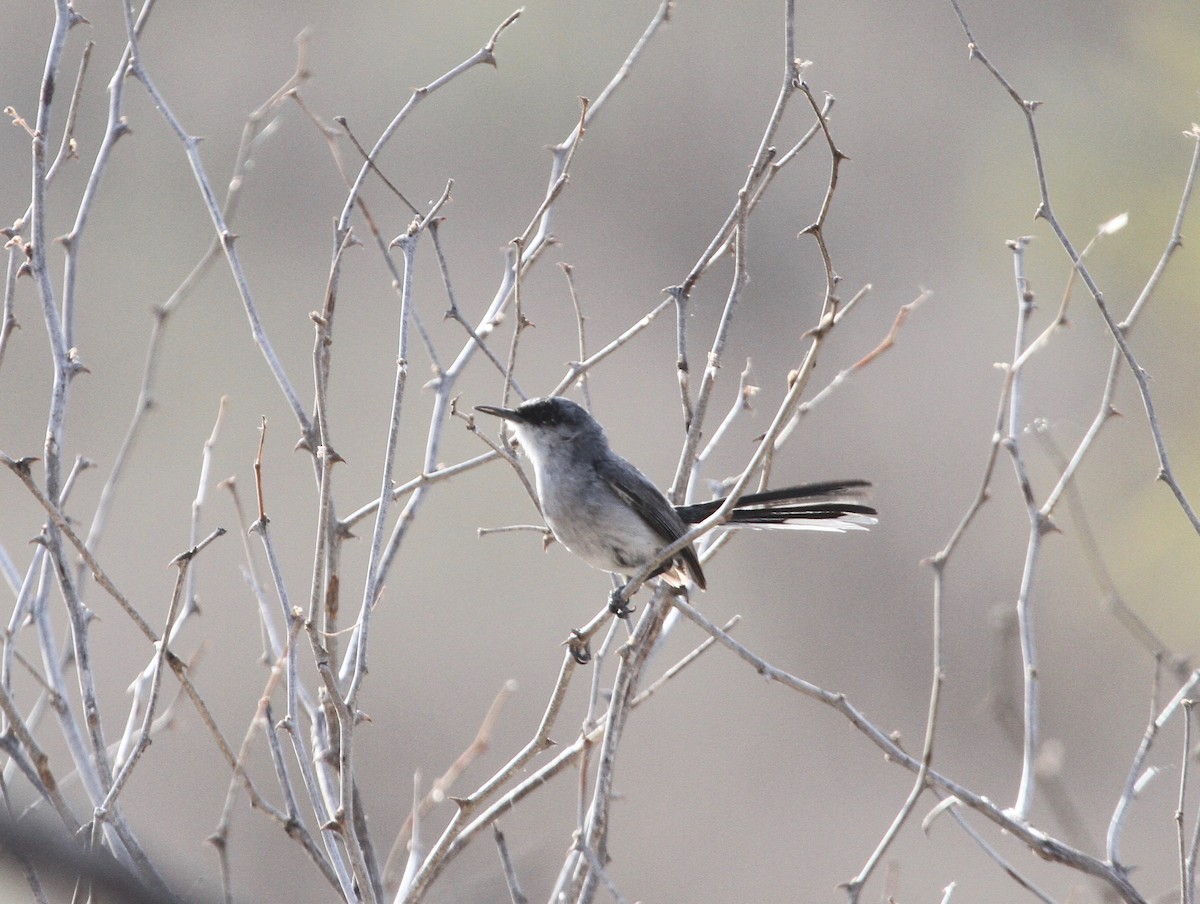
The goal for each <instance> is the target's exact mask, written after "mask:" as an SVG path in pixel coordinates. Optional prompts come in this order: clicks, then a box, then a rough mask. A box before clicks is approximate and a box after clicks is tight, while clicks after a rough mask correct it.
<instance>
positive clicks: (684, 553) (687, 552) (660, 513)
mask: <svg viewBox="0 0 1200 904" xmlns="http://www.w3.org/2000/svg"><path fill="white" fill-rule="evenodd" d="M596 473H597V474H599V475H600V476H601V477H602V478H603V479H604V482H605V483H607V484H608V486H609V487H610V488H611V489H612V491H613V492H614V493H616V494H617V496H619V497H620V498H621V500H622V501H624V502H625V503H626V504H627V505H628V506H629V507H630V508H631V509H633V510H634V511H635V512H637V514H638V517H640V518H641V519H642V520H643V521H644V522H646V524H647V525H648V526H649V527H650V529H651V530H652V531H654V532H655V533H656V534H658V535H659V536H660V537H662V541H663V546H666V545H667V544H668V543H673V542H674V541H675V540H678V539H679V538H680V537H682V536H683V535H684V534H685V533H686V532H687V529H688V528H687V525H686V524H685V523H684V521H683V519H682V518H680V517H679V515H678V514H677V513H676V511H675V506H673V505H671V503H670V501H669V500H668V499H667V497H666V496H664V495H663V494H662V493H661V492H659V489H658V487H656V486H655V485H654V484H653V483H651V482H650V480H649V479H648V478H647V477H646V475H645V474H643V473H642V472H641V471H639V470H638V469H637V468H635V467H634V466H633V465H631V464H630V463H629V462H627V461H625V460H624V459H623V458H616V457H614V458H610V459H601V460H600V461H597V462H596ZM679 558H680V559H681V560H682V561H683V564H684V567H685V568H686V569H687V571H688V574H689V575H690V576H691V578H692V580H693V581H695V582H696V584H697V586H699V587H700V589H702V590H703V589H704V586H705V584H704V572H703V571H701V569H700V559H699V558H698V557H697V556H696V550H694V549H693V548H692V547H691V546H690V545H688V546H686V547H684V548H683V549H682V550H680V552H679ZM669 567H670V563H669V562H668V563H664V566H663V567H662V568H661V569H659V572H662V571H666V570H667V569H668V568H669Z"/></svg>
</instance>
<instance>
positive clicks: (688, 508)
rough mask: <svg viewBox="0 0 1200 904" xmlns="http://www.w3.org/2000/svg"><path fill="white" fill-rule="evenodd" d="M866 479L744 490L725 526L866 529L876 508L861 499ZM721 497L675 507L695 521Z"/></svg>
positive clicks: (873, 519)
mask: <svg viewBox="0 0 1200 904" xmlns="http://www.w3.org/2000/svg"><path fill="white" fill-rule="evenodd" d="M870 486H871V483H870V481H867V480H830V481H824V482H822V483H804V484H800V485H798V486H794V487H784V488H782V489H779V490H767V491H765V492H762V493H746V494H744V495H742V496H741V497H739V498H738V501H737V502H736V503H735V504H734V507H733V510H732V511H731V512H730V513H729V520H728V521H726V522H725V523H724V524H723V525H722V526H723V527H726V528H737V527H742V528H757V529H760V530H823V531H834V532H837V533H840V532H842V531H847V530H867V529H868V528H869V527H871V526H872V525H874V524H878V523H879V519H878V518H877V517H876V515H878V512H876V511H875V509H874V508H872V507H871V506H869V505H866V504H864V503H862V502H854V501H851V500H853V499H861V498H862V497H863V496H864V495H865V494H866V492H867V490H868V489H870ZM724 503H725V499H724V498H722V499H713V500H710V501H708V502H697V503H693V504H692V505H677V506H676V507H675V511H677V512H678V513H679V517H681V518H682V519H683V520H684V521H685V522H686V523H688V524H699V523H700V522H701V521H703V520H704V519H705V518H707V517H708V516H709V515H711V514H712V513H713V512H715V511H716V510H717V509H719V508H720V507H721V506H722V505H724Z"/></svg>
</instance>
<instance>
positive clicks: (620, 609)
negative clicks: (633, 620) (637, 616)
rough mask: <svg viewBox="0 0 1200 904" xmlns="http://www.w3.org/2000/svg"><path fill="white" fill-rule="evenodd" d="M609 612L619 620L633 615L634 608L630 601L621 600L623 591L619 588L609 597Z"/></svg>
mask: <svg viewBox="0 0 1200 904" xmlns="http://www.w3.org/2000/svg"><path fill="white" fill-rule="evenodd" d="M608 611H609V612H611V613H612V614H613V615H615V616H616V617H617V618H629V616H631V615H633V606H632V605H630V603H629V601H628V600H625V599H622V598H621V590H620V589H619V588H618V589H616V590H614V591H613V592H612V593H610V594H609V595H608Z"/></svg>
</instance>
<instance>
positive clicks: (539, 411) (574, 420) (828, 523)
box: [475, 396, 878, 615]
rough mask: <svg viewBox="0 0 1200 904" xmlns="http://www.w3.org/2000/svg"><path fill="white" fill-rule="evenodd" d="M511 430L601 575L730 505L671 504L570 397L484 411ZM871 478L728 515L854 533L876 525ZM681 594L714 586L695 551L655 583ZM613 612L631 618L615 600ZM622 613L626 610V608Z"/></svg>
mask: <svg viewBox="0 0 1200 904" xmlns="http://www.w3.org/2000/svg"><path fill="white" fill-rule="evenodd" d="M475 410H476V411H479V412H481V413H483V414H489V415H493V416H495V417H498V418H502V419H503V420H504V421H506V422H507V423H509V424H511V425H512V428H513V432H514V433H515V434H516V438H517V442H518V444H519V445H520V447H521V449H523V450H524V452H525V455H526V457H527V458H528V459H529V460H530V462H531V463H532V464H533V472H534V482H535V485H536V489H537V498H538V504H539V505H540V507H541V510H542V517H543V518H544V519H545V521H546V524H547V526H548V527H549V528H550V530H551V531H553V533H554V536H555V538H556V539H557V540H558V541H559V542H560V543H562V545H563V546H565V547H566V548H567V549H568V550H570V551H571V552H573V553H574V554H575V555H577V556H579V558H581V559H583V560H584V561H585V562H587V563H588V564H589V565H591V566H593V567H594V568H599V569H600V570H602V571H608V572H611V573H613V574H616V575H630V574H632V573H634V572H636V571H638V570H640V569H641V568H643V567H645V566H647V565H649V564H650V563H652V562H655V561H657V559H658V558H659V555H660V553H661V551H662V550H663V548H665V547H666V546H668V545H670V544H671V543H674V542H675V541H676V540H678V539H679V538H680V537H681V536H683V535H684V534H685V533H686V532H687V530H688V528H689V526H690V525H693V524H698V523H699V522H701V521H703V520H704V519H705V518H707V517H709V516H710V515H712V514H713V512H715V511H717V509H718V508H720V507H721V506H722V505H723V504H724V503H725V499H724V498H722V499H712V500H709V501H707V502H700V503H694V504H691V505H673V504H672V503H671V502H670V500H668V499H667V497H666V496H665V495H663V493H662V492H661V491H660V490H659V489H658V487H656V486H655V485H654V483H653V482H651V480H650V479H649V478H648V477H646V475H645V474H643V473H642V472H641V471H639V470H638V469H637V467H635V466H634V465H633V464H631V463H630V462H629V461H627V460H626V459H624V458H622V457H621V456H620V455H618V454H617V453H615V452H614V451H612V448H611V447H610V446H609V442H608V437H607V436H606V435H605V432H604V428H603V427H602V426H601V425H600V423H599V422H598V421H597V420H596V419H595V418H594V417H592V415H591V414H589V413H588V411H587V410H586V409H584V408H583V407H582V406H580V405H578V404H576V403H575V402H573V401H571V400H570V399H567V398H564V397H562V396H548V397H543V398H535V399H530V400H528V401H526V402H523V403H521V404H520V405H518V406H517V407H516V408H502V407H498V406H495V405H478V406H476V408H475ZM868 487H870V482H869V481H866V480H833V481H825V482H821V483H807V484H800V485H797V486H790V487H785V488H783V489H777V490H767V491H765V492H761V493H748V494H745V495H743V496H741V497H739V498H738V500H737V501H736V502H735V503H734V506H733V508H732V509H731V510H730V511H729V513H728V521H727V522H726V523H725V524H724V525H723V527H727V528H738V527H748V528H759V529H792V530H824V531H846V530H865V529H867V528H869V527H870V526H871V525H873V524H876V523H877V521H878V519H877V517H876V516H877V514H878V512H876V510H875V509H874V508H872V507H871V506H869V505H866V504H864V503H862V502H858V501H853V500H855V499H856V498H859V497H861V496H862V495H863V494H864V493H865V492H866V490H867V488H868ZM656 576H661V577H662V578H663V579H664V580H666V581H667V582H668V583H669V584H671V585H672V586H675V587H683V586H685V585H686V583H687V581H688V580H690V581H691V582H692V583H694V584H695V585H696V586H697V587H699V588H700V589H701V590H703V589H706V587H707V581H706V580H705V577H704V570H703V569H702V568H701V567H700V557H699V556H698V555H697V554H696V549H695V546H693V545H692V544H688V545H687V546H685V547H683V549H681V550H680V551H679V552H678V553H676V554H675V556H673V557H672V558H670V559H668V560H667V561H664V562H662V563H661V564H659V565H658V567H657V568H656V569H655V570H654V571H653V572H652V573H651V575H650V577H656ZM611 608H612V610H613V612H614V613H615V614H617V615H622V614H628V611H631V610H627V607H625V605H624V604H623V603H622V602H621V600H620V598H619V596H617V595H615V594H614V597H613V603H612V607H611ZM622 610H623V611H622Z"/></svg>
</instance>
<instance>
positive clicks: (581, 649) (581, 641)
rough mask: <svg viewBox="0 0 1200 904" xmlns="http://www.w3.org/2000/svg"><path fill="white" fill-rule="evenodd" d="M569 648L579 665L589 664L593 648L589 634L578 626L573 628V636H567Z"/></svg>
mask: <svg viewBox="0 0 1200 904" xmlns="http://www.w3.org/2000/svg"><path fill="white" fill-rule="evenodd" d="M567 649H568V650H570V651H571V658H572V659H574V660H575V662H577V663H578V664H579V665H587V664H588V663H589V662H591V661H592V648H591V646H590V644H589V643H588V636H587V635H586V634H584V633H583V632H582V631H580V630H579V629H578V628H572V629H571V636H570V637H568V638H567Z"/></svg>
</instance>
